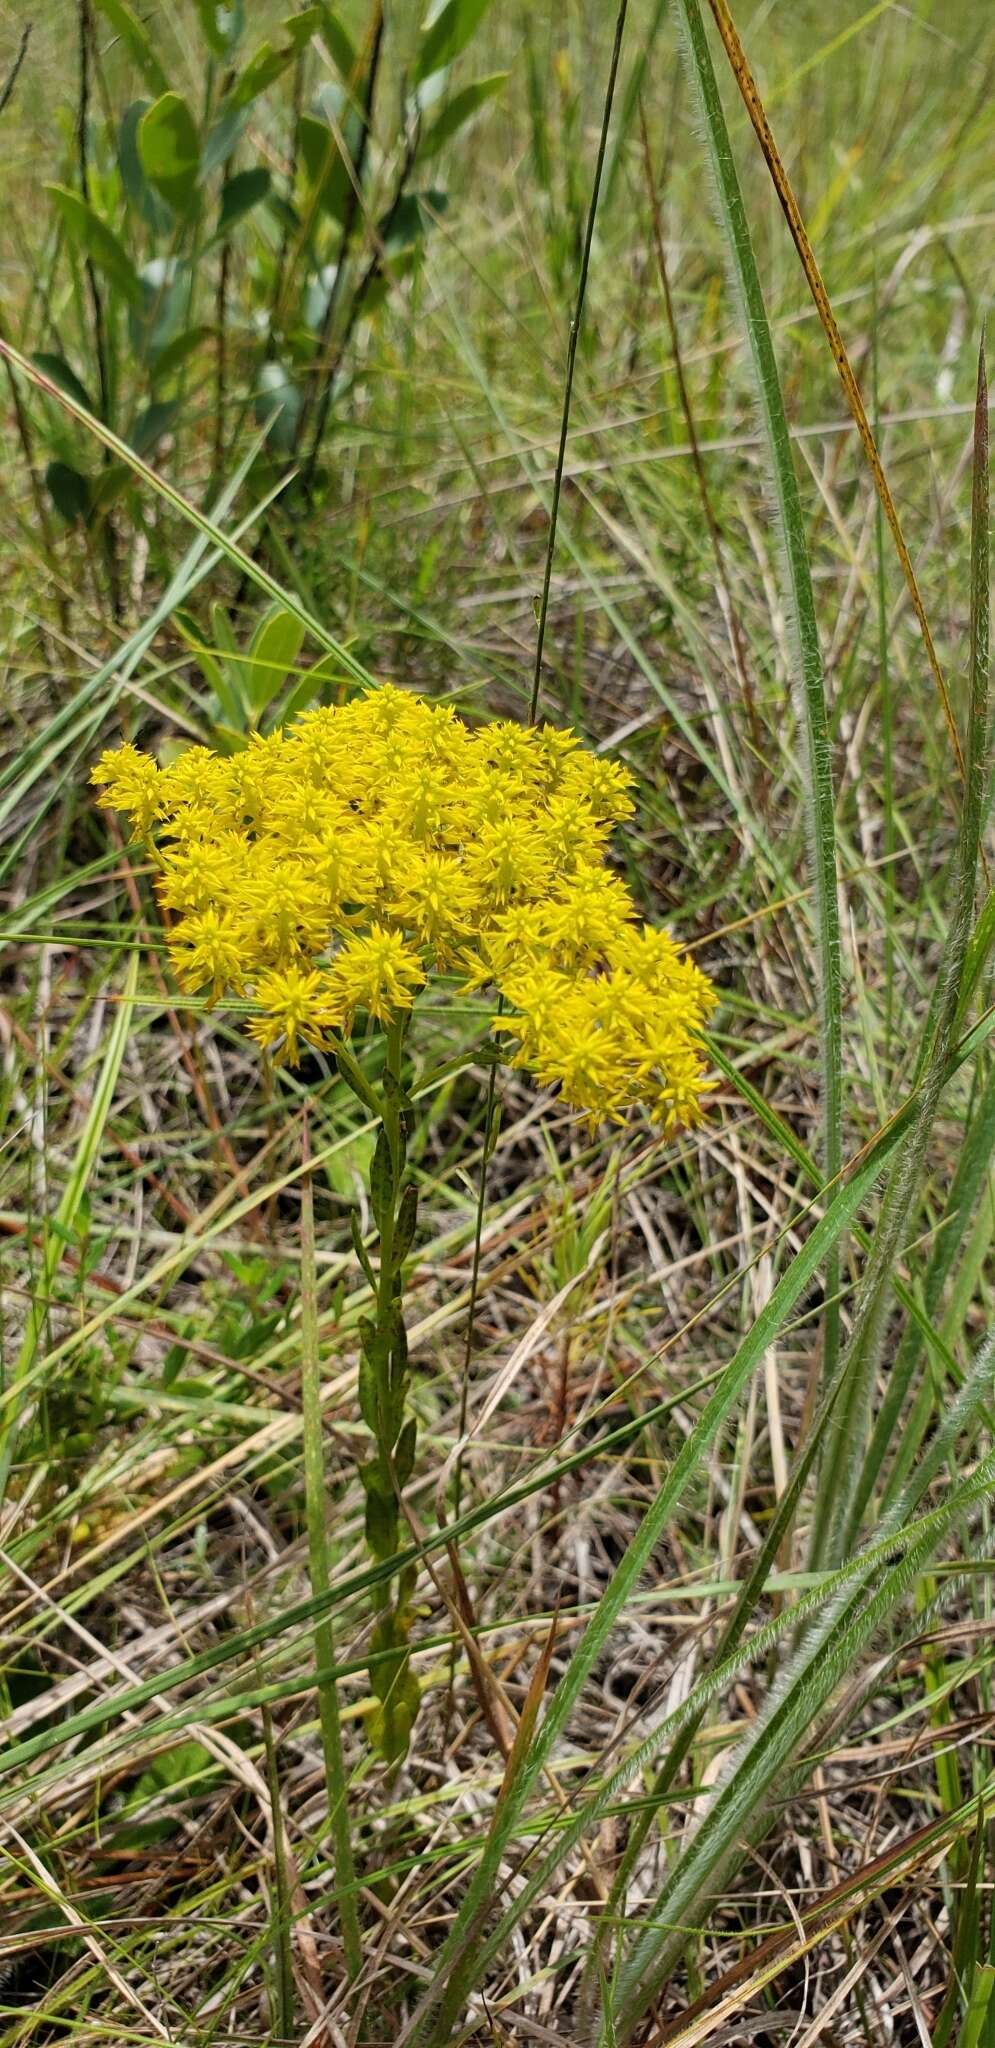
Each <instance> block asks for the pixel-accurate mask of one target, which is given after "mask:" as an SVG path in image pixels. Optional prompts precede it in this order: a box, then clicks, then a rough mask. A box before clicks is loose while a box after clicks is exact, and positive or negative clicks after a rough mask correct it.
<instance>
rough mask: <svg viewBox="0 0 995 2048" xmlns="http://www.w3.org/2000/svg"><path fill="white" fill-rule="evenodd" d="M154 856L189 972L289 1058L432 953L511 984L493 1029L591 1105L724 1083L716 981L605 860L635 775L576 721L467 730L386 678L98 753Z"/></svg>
mask: <svg viewBox="0 0 995 2048" xmlns="http://www.w3.org/2000/svg"><path fill="white" fill-rule="evenodd" d="M92 779H93V781H94V782H95V783H96V784H97V785H98V786H99V788H100V789H101V792H102V794H101V796H100V799H99V800H100V802H101V803H102V804H103V805H104V806H105V807H106V808H108V809H113V810H118V811H121V812H123V813H124V814H125V816H126V817H128V818H129V819H130V820H131V823H132V825H133V827H134V831H135V834H136V836H137V837H138V838H140V839H142V840H144V841H145V842H146V844H147V845H149V847H150V849H151V851H152V853H153V856H154V858H155V860H156V863H157V868H158V876H157V888H158V894H159V899H160V902H161V904H162V906H163V911H164V913H165V914H166V916H167V918H168V921H169V928H168V938H169V947H170V953H171V957H172V960H173V964H174V967H175V971H176V974H177V977H178V979H179V981H180V983H181V985H182V986H183V987H184V988H186V989H188V990H190V991H191V992H201V991H203V992H206V996H207V1000H208V1001H209V1002H211V1003H218V1002H222V1001H223V1000H224V999H225V997H226V996H227V997H235V998H249V999H250V1000H251V1001H252V1002H253V1004H254V1005H255V1008H254V1011H253V1014H252V1016H251V1018H250V1021H249V1027H248V1028H249V1031H250V1033H251V1035H252V1037H253V1038H254V1040H255V1041H256V1043H257V1044H258V1045H260V1046H262V1047H264V1048H265V1049H267V1050H270V1051H272V1052H273V1054H274V1056H275V1057H276V1058H277V1059H285V1060H288V1061H290V1062H292V1063H294V1062H297V1061H298V1060H299V1059H300V1058H301V1057H302V1055H303V1053H304V1051H305V1050H306V1049H307V1048H308V1047H312V1048H317V1049H328V1048H330V1047H331V1048H334V1045H335V1042H336V1039H337V1038H339V1037H340V1036H341V1035H343V1034H346V1033H348V1032H350V1031H351V1030H352V1028H353V1023H354V1020H355V1018H356V1016H357V1014H365V1015H367V1016H369V1017H373V1018H376V1019H377V1020H378V1021H379V1022H381V1023H384V1024H386V1023H389V1022H390V1021H391V1019H392V1018H395V1017H397V1016H398V1015H399V1014H400V1013H403V1012H405V1011H407V1010H410V1009H411V1007H412V1005H413V1004H414V1002H415V1001H416V998H417V996H418V992H419V990H420V989H421V988H422V987H423V986H424V985H425V983H426V981H427V980H428V978H429V977H430V975H432V974H433V973H437V972H450V973H451V972H452V971H453V970H454V969H455V970H456V971H457V972H458V973H459V975H460V977H461V979H462V981H463V983H464V986H465V987H466V988H467V989H491V990H496V991H499V992H500V995H501V997H502V999H503V1002H504V1004H505V1005H506V1007H505V1008H504V1009H503V1010H502V1011H501V1013H500V1014H499V1015H497V1016H495V1018H494V1029H495V1031H496V1032H498V1033H500V1034H501V1035H502V1037H503V1038H504V1039H505V1040H506V1041H510V1043H509V1057H510V1059H511V1063H512V1064H513V1065H514V1066H517V1067H522V1068H525V1069H527V1070H528V1071H529V1072H530V1073H531V1074H533V1075H534V1076H535V1077H536V1079H537V1080H538V1081H539V1082H540V1083H542V1084H543V1085H544V1086H548V1087H552V1088H557V1089H558V1090H559V1093H560V1098H561V1100H562V1101H563V1102H564V1103H565V1104H566V1105H567V1106H568V1107H569V1108H571V1109H574V1110H577V1111H578V1112H580V1113H581V1114H582V1115H584V1116H585V1117H587V1118H588V1119H589V1120H590V1121H592V1122H594V1121H597V1120H599V1119H601V1118H620V1117H622V1116H623V1115H624V1114H625V1112H626V1111H627V1110H628V1109H630V1108H631V1107H633V1105H635V1104H642V1105H643V1106H644V1107H645V1108H646V1110H647V1111H648V1112H649V1114H650V1116H651V1117H653V1118H654V1119H655V1120H656V1121H657V1122H659V1123H661V1124H662V1125H663V1126H664V1128H665V1129H666V1130H673V1129H676V1128H677V1127H679V1126H681V1125H690V1124H693V1123H695V1122H696V1121H697V1120H698V1119H699V1118H700V1116H701V1113H702V1105H703V1102H704V1099H705V1097H706V1095H707V1093H708V1090H709V1088H710V1087H711V1086H712V1085H713V1084H712V1083H711V1082H710V1080H709V1078H708V1072H707V1066H706V1061H705V1056H704V1051H703V1047H702V1042H701V1036H700V1034H701V1031H702V1028H703V1026H704V1025H705V1023H706V1022H707V1019H708V1017H709V1015H710V1013H711V1011H712V1010H713V1008H714V1006H715V1002H716V995H715V991H714V989H713V987H712V984H711V982H710V981H709V980H708V979H707V977H706V976H705V975H704V974H702V973H701V971H700V969H699V968H697V967H696V966H695V965H694V964H693V962H692V961H690V960H689V959H688V958H687V956H686V954H684V953H682V951H681V950H680V948H679V947H678V946H677V945H676V944H675V942H674V940H673V939H672V938H671V937H670V935H669V933H667V932H665V931H659V930H655V929H654V928H653V927H651V926H647V925H644V924H641V923H640V922H639V920H638V918H637V915H636V909H635V904H634V903H633V900H632V896H631V893H630V891H629V889H628V888H627V887H626V884H625V883H624V881H623V880H622V879H621V877H620V876H619V875H618V874H617V873H616V872H615V871H614V870H613V869H612V867H611V866H610V864H609V846H610V839H611V834H612V831H613V829H614V828H615V827H616V826H617V825H618V824H619V823H620V822H622V821H623V820H624V819H626V818H628V817H630V816H631V815H632V811H633V801H632V797H631V794H630V789H631V777H630V776H629V774H628V773H627V771H626V770H625V768H623V767H622V766H621V764H620V763H619V762H616V761H609V760H605V759H604V758H603V757H601V756H600V755H594V754H590V753H588V752H586V751H585V750H584V749H583V747H582V746H581V744H580V741H579V739H578V737H577V735H576V733H573V732H569V731H562V730H558V729H557V728H555V727H553V726H549V725H546V726H542V727H538V728H535V729H533V728H530V727H525V726H520V725H516V724H514V723H513V722H511V721H509V720H503V721H499V722H497V723H495V724H492V725H484V726H479V727H471V726H469V725H467V724H466V723H465V722H464V721H463V720H462V719H461V718H460V717H458V716H457V714H456V713H455V712H454V711H453V710H452V709H451V707H449V706H442V705H433V704H430V703H428V702H427V701H426V699H424V698H422V697H418V696H415V695H413V694H412V693H411V692H409V691H405V690H400V689H397V688H395V687H394V686H393V685H388V684H385V685H382V686H381V687H380V688H378V689H374V690H371V691H369V692H367V693H366V694H365V695H364V696H361V697H357V698H354V699H353V700H351V701H350V702H348V703H345V704H342V705H340V706H333V707H324V708H321V709H316V710H311V711H307V712H305V713H304V714H303V716H302V717H300V718H299V719H298V720H297V721H296V723H295V724H294V725H292V726H291V727H289V728H288V729H287V730H285V731H283V732H275V733H272V734H270V735H269V736H267V737H266V738H261V737H259V736H258V735H256V736H254V737H253V739H252V740H251V741H250V743H249V744H248V746H246V747H245V749H244V750H243V751H242V752H241V753H237V754H232V755H224V754H216V753H213V752H212V751H211V749H210V748H207V747H190V748H188V749H187V750H186V752H184V753H183V754H181V755H179V756H178V758H177V759H176V760H175V761H174V762H172V763H171V765H170V766H169V767H167V768H164V769H160V768H159V767H158V766H157V764H156V762H155V761H154V760H152V759H151V757H150V756H149V755H147V754H143V753H141V752H140V751H139V749H138V748H136V747H133V746H122V747H118V748H115V749H112V750H111V751H110V752H108V753H105V754H103V755H102V756H101V758H100V760H99V761H98V763H97V766H96V767H95V768H94V770H93V777H92Z"/></svg>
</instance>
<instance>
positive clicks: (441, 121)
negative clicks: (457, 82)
mask: <svg viewBox="0 0 995 2048" xmlns="http://www.w3.org/2000/svg"><path fill="white" fill-rule="evenodd" d="M507 76H508V73H507V72H506V71H493V72H492V73H491V75H490V77H489V78H478V79H477V80H476V82H475V84H473V85H465V86H464V87H463V89H462V91H461V92H455V93H454V94H453V96H452V99H450V100H447V102H446V104H445V106H444V107H443V109H442V112H441V114H437V115H436V118H435V120H434V121H433V122H432V124H431V126H430V127H429V128H426V130H425V133H424V135H423V137H422V139H421V141H420V142H419V144H418V155H419V157H420V158H421V159H425V158H427V157H432V156H436V155H437V154H438V152H439V150H440V149H442V148H443V147H444V145H445V144H446V143H447V142H449V141H451V140H452V137H453V136H454V135H457V134H458V133H459V130H460V129H461V128H465V126H466V124H467V122H468V121H471V120H472V119H473V116H474V114H476V113H477V112H478V110H479V109H480V108H481V107H482V106H485V105H486V103H487V101H488V100H489V99H493V97H494V94H495V93H496V92H500V90H501V87H502V86H503V84H504V82H505V79H506V78H507Z"/></svg>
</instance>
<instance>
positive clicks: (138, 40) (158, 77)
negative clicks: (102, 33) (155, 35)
mask: <svg viewBox="0 0 995 2048" xmlns="http://www.w3.org/2000/svg"><path fill="white" fill-rule="evenodd" d="M97 6H98V7H99V9H100V12H101V14H102V15H103V16H104V17H105V19H106V20H107V21H109V22H110V25H111V27H112V29H113V30H114V33H115V35H117V36H120V38H121V41H122V42H123V43H124V44H125V46H126V48H127V49H128V51H129V52H130V54H131V56H132V57H133V58H134V60H135V63H136V64H137V65H138V68H139V70H140V72H141V73H142V76H143V78H144V79H145V82H146V84H147V85H150V86H151V88H152V91H153V92H155V93H160V92H166V91H167V90H168V87H169V80H168V78H167V77H166V73H165V71H164V70H163V68H162V65H161V64H160V62H159V59H158V57H157V56H156V53H155V46H154V44H153V41H152V37H151V35H150V34H149V31H148V29H147V28H146V27H145V24H144V22H142V21H140V20H139V18H138V16H137V14H135V12H134V10H133V9H132V8H131V7H129V6H128V5H127V4H126V0H97Z"/></svg>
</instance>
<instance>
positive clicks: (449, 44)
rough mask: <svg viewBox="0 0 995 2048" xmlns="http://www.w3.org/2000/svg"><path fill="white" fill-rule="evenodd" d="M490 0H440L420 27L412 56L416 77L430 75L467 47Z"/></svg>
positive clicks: (417, 80)
mask: <svg viewBox="0 0 995 2048" xmlns="http://www.w3.org/2000/svg"><path fill="white" fill-rule="evenodd" d="M489 6H490V0H443V5H442V6H441V7H436V8H435V10H434V12H433V13H432V15H431V16H430V17H429V20H428V22H427V24H426V26H425V28H424V29H423V30H422V36H421V43H420V46H419V50H418V55H417V57H416V59H415V80H416V83H420V81H421V80H422V79H423V78H431V76H432V74H433V72H435V71H441V70H442V67H443V65H444V64H451V63H452V62H453V60H454V58H456V57H458V56H459V54H460V51H461V50H463V49H465V48H466V45H467V43H468V42H469V41H470V38H471V36H473V35H474V34H475V32H476V30H477V28H478V27H479V25H480V23H481V22H482V20H483V18H484V15H485V14H486V12H487V9H488V7H489Z"/></svg>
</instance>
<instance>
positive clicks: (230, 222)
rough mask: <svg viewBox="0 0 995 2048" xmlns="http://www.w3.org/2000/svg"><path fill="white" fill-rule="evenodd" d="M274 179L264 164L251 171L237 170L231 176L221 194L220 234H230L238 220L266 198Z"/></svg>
mask: <svg viewBox="0 0 995 2048" xmlns="http://www.w3.org/2000/svg"><path fill="white" fill-rule="evenodd" d="M271 184H272V179H271V178H270V174H269V172H268V170H266V168H265V166H264V165H263V164H257V165H256V167H255V168H254V169H253V170H251V171H236V173H235V176H234V177H233V178H229V179H228V181H227V184H226V185H225V188H224V191H223V192H222V194H221V210H220V212H219V214H218V233H219V235H227V234H230V232H231V230H232V228H233V227H234V226H235V223H236V221H239V220H241V219H242V217H243V215H244V214H247V213H249V212H250V211H251V209H252V207H254V206H258V205H259V202H260V200H262V199H265V197H266V195H267V193H268V191H269V189H270V185H271Z"/></svg>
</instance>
